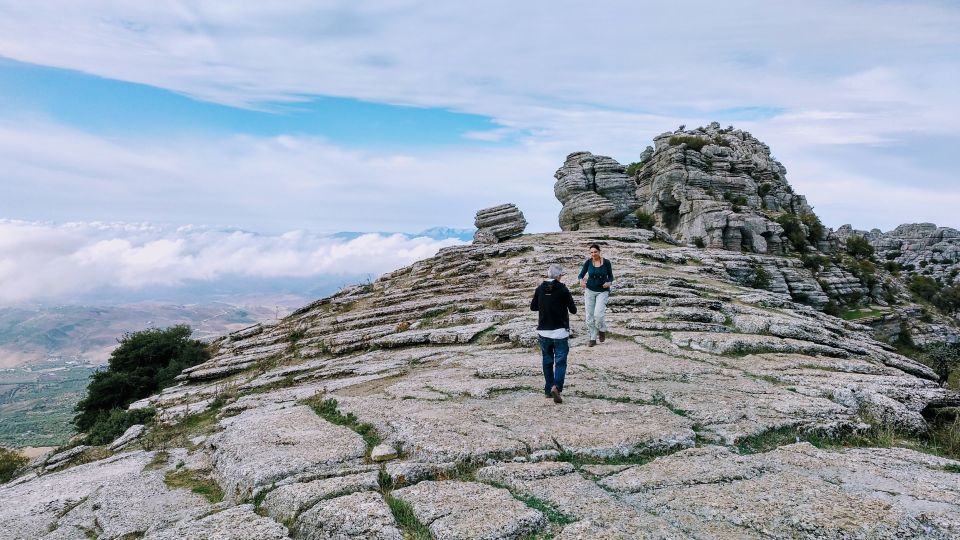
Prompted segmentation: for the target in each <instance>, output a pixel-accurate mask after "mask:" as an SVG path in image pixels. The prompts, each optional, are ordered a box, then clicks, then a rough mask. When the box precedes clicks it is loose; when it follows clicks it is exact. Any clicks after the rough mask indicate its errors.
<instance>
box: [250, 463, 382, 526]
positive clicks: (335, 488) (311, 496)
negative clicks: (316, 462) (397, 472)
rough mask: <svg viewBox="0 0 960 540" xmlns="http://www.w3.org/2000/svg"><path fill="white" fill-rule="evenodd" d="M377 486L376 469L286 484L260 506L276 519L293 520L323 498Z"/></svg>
mask: <svg viewBox="0 0 960 540" xmlns="http://www.w3.org/2000/svg"><path fill="white" fill-rule="evenodd" d="M377 487H378V483H377V473H376V472H368V473H361V474H350V475H346V476H335V477H333V478H322V479H320V480H314V481H312V482H300V483H296V484H286V485H283V486H280V487H278V488H277V489H274V490H273V491H271V492H270V493H268V494H267V496H266V497H265V498H264V499H263V503H262V504H261V505H260V508H261V509H263V510H265V511H266V512H267V514H268V515H269V516H270V517H272V518H273V519H275V520H277V521H280V522H287V521H293V520H294V519H296V517H297V516H298V515H299V514H300V513H301V512H303V511H304V510H307V509H309V508H310V507H311V506H313V505H315V504H317V503H318V502H320V501H322V500H324V499H332V498H334V497H340V496H343V495H349V494H351V493H354V492H357V491H369V490H375V489H377Z"/></svg>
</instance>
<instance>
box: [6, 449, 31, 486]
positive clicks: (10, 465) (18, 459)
mask: <svg viewBox="0 0 960 540" xmlns="http://www.w3.org/2000/svg"><path fill="white" fill-rule="evenodd" d="M28 461H29V460H28V459H27V458H26V457H24V456H22V455H21V454H20V453H19V452H17V451H14V450H7V449H6V448H3V447H0V484H6V483H7V482H9V481H10V480H12V479H13V475H14V474H15V473H16V472H17V471H18V470H20V469H22V468H23V467H25V466H26V465H27V462H28Z"/></svg>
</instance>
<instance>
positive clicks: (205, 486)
mask: <svg viewBox="0 0 960 540" xmlns="http://www.w3.org/2000/svg"><path fill="white" fill-rule="evenodd" d="M163 483H165V484H166V485H167V486H169V487H170V488H172V489H189V490H190V491H192V492H193V493H196V494H198V495H202V496H203V497H205V498H206V499H207V500H208V501H210V502H211V503H218V502H220V501H222V500H223V490H222V489H220V486H219V485H218V484H217V483H216V482H214V481H213V480H212V479H211V478H208V477H206V476H203V475H201V474H200V473H199V472H197V471H194V470H191V469H179V470H175V471H170V472H168V473H167V474H166V475H164V477H163Z"/></svg>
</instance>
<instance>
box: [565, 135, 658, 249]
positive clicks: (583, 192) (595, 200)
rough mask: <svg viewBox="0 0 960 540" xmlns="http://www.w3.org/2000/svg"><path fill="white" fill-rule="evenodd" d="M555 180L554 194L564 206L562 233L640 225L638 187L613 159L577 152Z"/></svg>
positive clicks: (569, 158) (568, 160) (570, 157)
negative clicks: (635, 213) (637, 211)
mask: <svg viewBox="0 0 960 540" xmlns="http://www.w3.org/2000/svg"><path fill="white" fill-rule="evenodd" d="M554 178H556V179H557V181H556V183H555V184H554V185H553V193H554V195H556V196H557V199H559V200H560V203H561V204H563V208H562V209H561V210H560V228H561V229H562V230H564V231H578V230H586V229H596V228H598V227H635V226H636V224H637V218H636V216H635V215H634V211H635V210H636V209H637V207H639V203H638V202H637V197H636V194H635V191H636V186H635V184H634V182H633V180H632V179H631V178H630V177H629V176H627V173H626V168H625V167H624V166H623V165H621V164H619V163H617V161H616V160H614V159H613V158H609V157H607V156H595V155H593V154H591V153H590V152H574V153H572V154H570V155H569V156H567V159H566V161H565V162H564V163H563V166H562V167H560V168H559V169H558V170H557V172H556V173H555V174H554Z"/></svg>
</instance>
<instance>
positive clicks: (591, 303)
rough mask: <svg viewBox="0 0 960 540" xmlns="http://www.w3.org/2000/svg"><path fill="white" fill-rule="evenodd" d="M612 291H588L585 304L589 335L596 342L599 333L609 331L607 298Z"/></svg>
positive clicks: (584, 300) (585, 295) (585, 293)
mask: <svg viewBox="0 0 960 540" xmlns="http://www.w3.org/2000/svg"><path fill="white" fill-rule="evenodd" d="M609 297H610V291H603V292H596V291H591V290H590V289H586V290H585V291H584V293H583V304H584V305H585V306H586V307H587V333H588V334H590V339H593V340H596V339H597V333H598V332H606V331H607V298H609Z"/></svg>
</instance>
